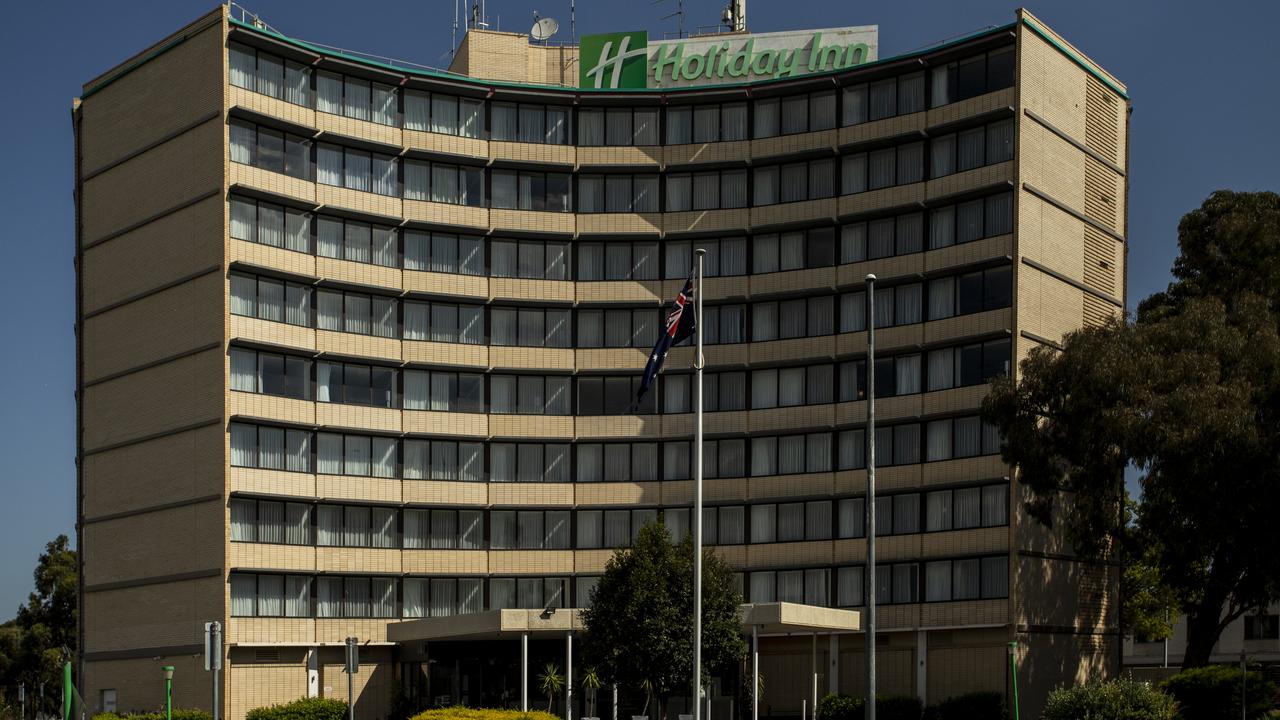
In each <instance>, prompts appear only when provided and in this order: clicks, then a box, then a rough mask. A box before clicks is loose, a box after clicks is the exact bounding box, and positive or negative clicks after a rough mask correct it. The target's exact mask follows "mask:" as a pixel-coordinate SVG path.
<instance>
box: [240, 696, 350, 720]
mask: <svg viewBox="0 0 1280 720" xmlns="http://www.w3.org/2000/svg"><path fill="white" fill-rule="evenodd" d="M346 716H347V704H346V703H345V702H342V701H341V700H333V699H331V698H300V699H298V700H294V701H293V702H290V703H285V704H283V705H272V706H270V707H261V708H254V709H253V710H250V711H249V712H248V714H247V715H245V720H343V718H345V717H346Z"/></svg>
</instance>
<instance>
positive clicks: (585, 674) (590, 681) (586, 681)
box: [581, 666, 604, 717]
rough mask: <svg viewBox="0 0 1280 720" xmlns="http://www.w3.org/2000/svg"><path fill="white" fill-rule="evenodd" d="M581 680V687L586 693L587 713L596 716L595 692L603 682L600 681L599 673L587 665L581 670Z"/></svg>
mask: <svg viewBox="0 0 1280 720" xmlns="http://www.w3.org/2000/svg"><path fill="white" fill-rule="evenodd" d="M581 682H582V689H583V690H585V691H586V695H587V714H588V715H590V716H591V717H596V694H597V693H598V692H599V691H600V687H601V686H602V685H603V684H604V683H602V682H600V673H599V672H597V671H596V669H595V668H594V667H591V666H587V669H586V670H583V671H582V680H581Z"/></svg>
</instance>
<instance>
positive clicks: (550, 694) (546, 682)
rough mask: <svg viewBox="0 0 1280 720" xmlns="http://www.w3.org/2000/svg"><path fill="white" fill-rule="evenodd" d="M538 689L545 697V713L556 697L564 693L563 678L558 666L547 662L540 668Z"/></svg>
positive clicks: (549, 710) (548, 710)
mask: <svg viewBox="0 0 1280 720" xmlns="http://www.w3.org/2000/svg"><path fill="white" fill-rule="evenodd" d="M538 688H539V689H540V690H542V692H543V693H544V694H545V695H546V696H547V712H551V706H552V704H553V703H555V701H556V695H559V694H560V693H561V692H563V691H564V676H563V675H561V674H560V666H559V665H557V664H555V663H553V662H549V663H547V664H546V665H543V666H542V672H541V673H539V674H538Z"/></svg>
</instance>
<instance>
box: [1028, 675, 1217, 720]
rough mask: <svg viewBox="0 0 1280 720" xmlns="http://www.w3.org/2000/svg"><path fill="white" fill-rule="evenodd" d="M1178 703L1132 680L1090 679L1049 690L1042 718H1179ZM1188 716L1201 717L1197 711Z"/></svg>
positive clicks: (1175, 719) (1189, 718)
mask: <svg viewBox="0 0 1280 720" xmlns="http://www.w3.org/2000/svg"><path fill="white" fill-rule="evenodd" d="M1179 717H1181V716H1179V714H1178V704H1177V703H1176V702H1174V699H1173V698H1171V697H1169V696H1168V695H1165V694H1164V693H1162V692H1160V691H1159V690H1157V689H1156V688H1154V687H1152V686H1150V685H1148V684H1146V683H1140V682H1135V681H1133V680H1111V681H1109V682H1093V681H1090V682H1089V683H1087V684H1085V685H1080V686H1078V687H1072V688H1059V689H1057V690H1054V691H1053V692H1051V693H1049V700H1048V702H1047V703H1046V704H1045V708H1044V713H1043V714H1041V715H1040V720H1178V718H1179ZM1187 718H1188V720H1191V718H1194V719H1195V720H1200V717H1199V716H1197V715H1189V716H1187Z"/></svg>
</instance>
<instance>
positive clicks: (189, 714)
mask: <svg viewBox="0 0 1280 720" xmlns="http://www.w3.org/2000/svg"><path fill="white" fill-rule="evenodd" d="M93 720H164V711H163V710H161V711H159V712H144V713H129V712H127V713H98V714H97V715H94V716H93ZM173 720H213V716H212V715H210V714H209V713H207V712H205V711H204V710H179V709H178V708H174V709H173Z"/></svg>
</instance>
